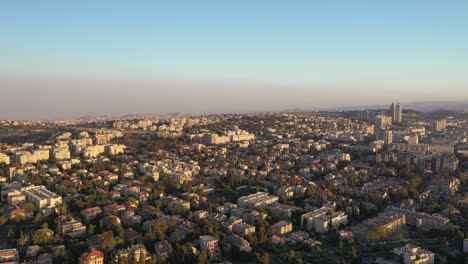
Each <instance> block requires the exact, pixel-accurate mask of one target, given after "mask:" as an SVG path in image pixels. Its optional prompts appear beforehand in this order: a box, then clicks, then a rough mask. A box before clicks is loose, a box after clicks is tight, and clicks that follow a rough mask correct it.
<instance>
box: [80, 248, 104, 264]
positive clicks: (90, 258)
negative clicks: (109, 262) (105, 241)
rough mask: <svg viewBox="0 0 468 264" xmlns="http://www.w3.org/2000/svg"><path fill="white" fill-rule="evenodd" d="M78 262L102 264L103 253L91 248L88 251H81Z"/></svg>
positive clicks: (82, 263) (81, 263)
mask: <svg viewBox="0 0 468 264" xmlns="http://www.w3.org/2000/svg"><path fill="white" fill-rule="evenodd" d="M79 262H80V264H104V253H103V252H102V251H98V250H93V251H91V252H89V253H83V255H81V257H80V260H79Z"/></svg>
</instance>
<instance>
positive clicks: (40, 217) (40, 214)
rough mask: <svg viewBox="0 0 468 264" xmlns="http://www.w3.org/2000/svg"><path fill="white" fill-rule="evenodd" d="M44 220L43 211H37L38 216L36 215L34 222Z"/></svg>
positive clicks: (37, 222)
mask: <svg viewBox="0 0 468 264" xmlns="http://www.w3.org/2000/svg"><path fill="white" fill-rule="evenodd" d="M42 221H44V215H43V214H42V213H37V214H36V216H34V219H33V223H34V224H39V223H42Z"/></svg>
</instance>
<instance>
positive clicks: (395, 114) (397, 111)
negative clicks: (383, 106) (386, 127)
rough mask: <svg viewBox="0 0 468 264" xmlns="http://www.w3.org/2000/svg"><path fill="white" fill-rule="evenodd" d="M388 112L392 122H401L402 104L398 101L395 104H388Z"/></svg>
mask: <svg viewBox="0 0 468 264" xmlns="http://www.w3.org/2000/svg"><path fill="white" fill-rule="evenodd" d="M389 112H390V116H391V117H392V121H393V123H401V121H402V120H403V106H402V105H401V104H400V103H397V104H396V105H395V104H394V103H392V104H391V105H390V109H389Z"/></svg>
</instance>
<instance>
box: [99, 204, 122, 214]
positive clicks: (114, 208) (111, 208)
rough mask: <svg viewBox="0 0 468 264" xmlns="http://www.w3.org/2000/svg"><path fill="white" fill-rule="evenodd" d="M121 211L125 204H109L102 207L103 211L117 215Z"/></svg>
mask: <svg viewBox="0 0 468 264" xmlns="http://www.w3.org/2000/svg"><path fill="white" fill-rule="evenodd" d="M123 211H125V206H123V205H120V204H109V205H107V206H105V207H104V213H106V214H115V215H119V214H120V213H121V212H123Z"/></svg>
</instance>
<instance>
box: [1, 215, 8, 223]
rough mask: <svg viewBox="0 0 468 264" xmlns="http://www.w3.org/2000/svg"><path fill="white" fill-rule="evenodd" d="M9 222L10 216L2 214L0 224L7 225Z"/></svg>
mask: <svg viewBox="0 0 468 264" xmlns="http://www.w3.org/2000/svg"><path fill="white" fill-rule="evenodd" d="M7 222H8V218H7V217H6V216H4V215H0V225H5V224H6V223H7Z"/></svg>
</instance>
